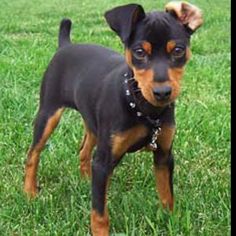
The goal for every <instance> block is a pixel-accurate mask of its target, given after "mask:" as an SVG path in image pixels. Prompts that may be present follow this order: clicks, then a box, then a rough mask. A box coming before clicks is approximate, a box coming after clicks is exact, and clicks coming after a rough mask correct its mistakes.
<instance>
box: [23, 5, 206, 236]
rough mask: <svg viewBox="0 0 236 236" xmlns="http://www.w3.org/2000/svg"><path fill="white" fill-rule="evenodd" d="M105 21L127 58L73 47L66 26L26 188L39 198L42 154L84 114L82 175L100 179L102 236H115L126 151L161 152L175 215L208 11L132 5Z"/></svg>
mask: <svg viewBox="0 0 236 236" xmlns="http://www.w3.org/2000/svg"><path fill="white" fill-rule="evenodd" d="M105 18H106V20H107V22H108V24H109V25H110V27H111V29H112V30H114V31H115V32H116V33H117V34H118V36H119V37H120V38H121V40H122V42H123V43H124V46H125V57H123V56H122V55H120V54H118V53H116V52H114V51H112V50H110V49H107V48H104V47H101V46H96V45H87V44H72V43H71V42H70V28H71V21H70V20H68V19H64V20H62V22H61V25H60V32H59V49H58V51H57V53H56V54H55V56H54V57H53V59H52V61H51V63H50V64H49V66H48V68H47V70H46V72H45V75H44V79H43V82H42V86H41V94H40V107H39V112H38V114H37V118H36V121H35V127H34V139H33V142H32V145H31V148H30V150H29V153H28V159H27V162H26V167H25V183H24V191H25V192H26V193H27V194H28V195H29V196H31V197H33V196H35V195H36V194H37V180H36V176H37V167H38V164H39V156H40V152H41V151H42V149H43V147H44V145H45V143H46V141H47V139H48V138H49V136H50V134H51V133H52V132H53V130H54V129H55V128H56V126H57V124H58V122H59V120H60V117H61V115H62V113H63V110H64V109H65V108H73V109H75V110H78V111H79V112H80V113H81V115H82V118H83V120H84V127H85V136H84V140H83V143H82V147H81V150H80V170H81V174H82V175H88V176H90V175H91V176H92V212H91V229H92V234H93V235H94V236H106V235H109V219H108V210H107V208H106V192H107V187H108V182H109V177H110V176H111V174H112V172H113V170H114V168H115V166H116V165H117V164H118V163H119V161H120V160H121V159H122V157H123V156H124V154H125V153H126V152H134V151H137V150H140V149H142V148H145V149H147V150H150V151H152V152H153V156H154V173H155V178H156V182H157V190H158V192H159V195H160V199H161V202H162V204H163V206H164V207H168V208H169V209H170V210H172V209H173V204H174V203H173V186H172V177H173V167H174V165H173V155H172V152H171V148H172V142H173V138H174V133H175V120H174V109H175V105H174V101H175V99H176V97H177V96H178V95H179V92H180V81H181V78H182V76H183V73H184V66H185V64H186V62H187V61H188V60H189V57H190V49H189V45H190V37H191V35H192V33H193V32H195V30H196V29H197V28H198V27H200V26H201V25H202V22H203V20H202V13H201V11H200V10H199V9H198V8H197V7H195V6H193V5H191V4H188V3H183V2H170V3H168V4H167V5H166V7H165V11H162V12H159V11H154V12H150V13H145V12H144V10H143V8H142V6H140V5H138V4H129V5H125V6H120V7H116V8H114V9H112V10H110V11H108V12H106V13H105ZM95 146H96V152H95V154H94V157H93V161H92V165H91V154H92V151H93V149H94V147H95Z"/></svg>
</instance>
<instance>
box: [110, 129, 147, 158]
mask: <svg viewBox="0 0 236 236" xmlns="http://www.w3.org/2000/svg"><path fill="white" fill-rule="evenodd" d="M147 133H148V130H147V128H146V127H145V126H144V125H138V126H136V127H133V128H131V129H129V130H127V131H124V132H121V133H116V134H113V135H112V137H111V140H112V154H113V155H114V157H116V158H120V157H121V156H122V155H123V154H124V153H125V152H126V151H127V150H128V149H129V148H130V147H131V146H132V145H134V144H135V143H136V142H138V141H139V140H140V139H142V138H144V137H145V136H146V135H147Z"/></svg>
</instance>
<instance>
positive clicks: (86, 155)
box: [79, 124, 96, 177]
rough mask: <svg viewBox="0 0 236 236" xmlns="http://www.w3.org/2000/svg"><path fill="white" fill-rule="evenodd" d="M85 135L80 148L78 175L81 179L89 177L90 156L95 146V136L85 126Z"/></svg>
mask: <svg viewBox="0 0 236 236" xmlns="http://www.w3.org/2000/svg"><path fill="white" fill-rule="evenodd" d="M84 126H85V135H84V139H83V142H82V145H81V148H80V153H79V155H80V173H81V175H82V176H83V177H86V176H87V177H91V156H92V151H93V148H94V146H95V145H96V136H95V135H94V134H93V133H92V131H91V130H90V129H89V128H88V127H87V125H86V124H85V125H84Z"/></svg>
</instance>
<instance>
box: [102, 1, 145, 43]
mask: <svg viewBox="0 0 236 236" xmlns="http://www.w3.org/2000/svg"><path fill="white" fill-rule="evenodd" d="M144 17H145V12H144V10H143V7H142V6H141V5H138V4H128V5H125V6H120V7H116V8H113V9H111V10H110V11H107V12H106V13H105V18H106V21H107V23H108V24H109V26H110V27H111V29H112V30H114V31H115V32H116V33H117V34H118V35H119V36H120V38H121V40H122V42H123V43H124V44H126V43H127V42H128V40H129V38H130V36H131V33H132V31H133V29H134V27H135V25H136V24H137V23H138V22H139V21H141V20H142V19H143V18H144Z"/></svg>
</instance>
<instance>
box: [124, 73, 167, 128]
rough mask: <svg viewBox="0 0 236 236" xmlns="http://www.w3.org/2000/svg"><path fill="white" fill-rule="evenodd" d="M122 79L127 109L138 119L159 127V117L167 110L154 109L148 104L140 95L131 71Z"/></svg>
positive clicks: (164, 108) (163, 108) (161, 108)
mask: <svg viewBox="0 0 236 236" xmlns="http://www.w3.org/2000/svg"><path fill="white" fill-rule="evenodd" d="M123 77H124V86H123V88H124V94H125V97H126V101H127V103H128V107H129V109H130V110H131V111H132V112H133V114H134V115H136V116H137V117H138V118H140V119H143V120H146V121H147V123H149V125H151V126H155V125H156V126H159V125H160V116H161V114H162V113H163V112H164V110H166V109H167V108H168V106H170V105H168V106H165V107H155V106H153V105H152V104H151V103H150V102H148V101H147V100H146V99H145V98H144V96H143V95H142V93H141V90H140V88H139V87H138V83H137V81H136V80H135V78H134V74H133V71H132V70H131V69H129V70H128V71H127V72H126V73H124V75H123Z"/></svg>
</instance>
